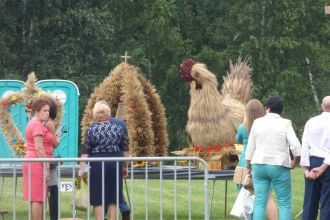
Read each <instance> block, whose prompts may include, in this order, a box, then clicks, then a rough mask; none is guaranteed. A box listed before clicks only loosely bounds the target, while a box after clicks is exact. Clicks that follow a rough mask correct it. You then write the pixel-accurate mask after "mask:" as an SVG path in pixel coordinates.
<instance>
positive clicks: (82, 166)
mask: <svg viewBox="0 0 330 220" xmlns="http://www.w3.org/2000/svg"><path fill="white" fill-rule="evenodd" d="M86 166H87V165H86V163H85V162H80V163H79V171H78V176H79V177H80V178H82V176H83V175H84V170H85V169H86Z"/></svg>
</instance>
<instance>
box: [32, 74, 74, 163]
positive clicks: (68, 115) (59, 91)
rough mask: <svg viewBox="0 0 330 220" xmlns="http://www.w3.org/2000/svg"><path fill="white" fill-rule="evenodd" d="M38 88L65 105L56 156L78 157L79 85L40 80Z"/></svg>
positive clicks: (54, 80)
mask: <svg viewBox="0 0 330 220" xmlns="http://www.w3.org/2000/svg"><path fill="white" fill-rule="evenodd" d="M36 86H37V87H38V88H40V89H41V90H43V91H46V92H47V91H50V92H51V93H52V95H53V96H54V97H57V98H58V99H60V100H61V101H62V102H63V103H64V108H63V118H62V124H61V127H62V129H61V131H62V133H61V140H60V145H59V146H58V147H57V148H56V149H55V150H54V155H55V156H61V157H62V158H68V157H71V158H76V157H78V128H79V127H78V113H79V95H80V94H79V89H78V87H77V85H76V84H75V83H73V82H71V81H68V80H57V79H50V80H40V81H38V82H37V83H36Z"/></svg>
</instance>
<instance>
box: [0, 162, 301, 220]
mask: <svg viewBox="0 0 330 220" xmlns="http://www.w3.org/2000/svg"><path fill="white" fill-rule="evenodd" d="M292 177H293V178H292V182H293V213H292V215H293V216H296V215H297V214H298V213H299V212H300V211H301V209H302V204H303V193H304V178H303V171H302V169H301V168H296V169H295V170H293V171H292ZM61 181H71V179H61ZM4 183H5V184H4V189H3V194H2V198H1V200H0V209H6V210H9V211H10V212H9V214H7V215H6V219H12V210H13V208H12V207H13V179H12V178H5V181H4ZM127 183H128V190H129V191H130V190H131V182H130V180H128V181H127ZM213 183H214V184H215V185H214V194H213V203H212V210H211V218H210V219H225V217H224V204H225V181H215V182H213V181H209V183H208V187H209V201H210V202H211V198H212V192H213ZM133 188H134V195H132V194H131V195H130V196H131V197H132V199H134V209H133V213H134V219H137V220H142V219H146V211H145V210H146V190H145V188H146V181H145V180H134V183H133ZM174 191H175V187H174V181H173V180H164V181H163V199H162V202H163V209H162V213H163V219H164V220H172V219H174V207H175V204H174ZM176 191H177V204H176V206H177V219H184V220H185V219H189V216H188V181H186V180H179V181H178V183H177V186H176ZM236 195H237V191H236V185H235V184H233V183H232V182H231V181H228V199H227V218H226V219H235V218H231V217H230V216H229V212H230V209H231V207H232V205H233V203H234V201H235V198H236ZM125 196H126V192H125ZM22 198H23V195H22V178H18V185H17V201H16V209H17V210H16V219H19V220H21V219H27V215H28V204H27V203H26V202H24V201H23V199H22ZM71 203H72V194H71V193H69V192H62V193H61V217H62V218H64V217H72V207H71ZM147 204H148V219H152V220H154V219H160V217H159V216H160V190H159V181H157V180H149V181H148V203H147ZM209 208H211V207H210V206H209ZM191 210H192V211H191V219H193V220H198V219H204V217H203V216H204V189H203V181H201V180H193V181H191ZM90 212H91V214H92V210H91V211H90ZM47 216H48V213H47ZM77 217H80V218H82V219H86V212H82V211H77ZM91 219H93V218H91Z"/></svg>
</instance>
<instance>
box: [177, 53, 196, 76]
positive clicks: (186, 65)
mask: <svg viewBox="0 0 330 220" xmlns="http://www.w3.org/2000/svg"><path fill="white" fill-rule="evenodd" d="M196 63H197V61H195V60H193V59H191V58H189V59H186V60H184V61H183V62H182V63H181V64H180V76H181V78H182V79H184V80H185V81H188V82H190V81H192V80H193V77H192V76H191V69H192V66H193V65H195V64H196Z"/></svg>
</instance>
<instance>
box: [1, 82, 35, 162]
mask: <svg viewBox="0 0 330 220" xmlns="http://www.w3.org/2000/svg"><path fill="white" fill-rule="evenodd" d="M24 87H25V83H24V82H22V81H19V80H0V100H1V99H2V97H4V96H6V95H8V94H10V93H13V92H16V91H19V90H21V89H22V88H24ZM10 113H11V116H12V118H13V121H14V123H15V125H16V128H17V129H19V131H20V132H21V133H22V136H23V138H25V127H26V125H27V121H28V120H27V118H26V113H25V104H24V103H21V104H16V105H14V106H12V107H11V108H10ZM11 157H14V154H13V150H12V149H11V147H10V146H9V145H8V144H7V141H6V138H5V136H4V134H3V133H2V130H1V129H0V158H11Z"/></svg>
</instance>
